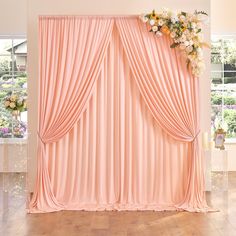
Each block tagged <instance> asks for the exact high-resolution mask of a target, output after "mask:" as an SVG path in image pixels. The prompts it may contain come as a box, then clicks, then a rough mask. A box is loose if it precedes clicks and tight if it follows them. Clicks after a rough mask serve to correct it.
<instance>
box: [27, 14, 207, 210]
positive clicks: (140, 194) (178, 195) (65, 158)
mask: <svg viewBox="0 0 236 236" xmlns="http://www.w3.org/2000/svg"><path fill="white" fill-rule="evenodd" d="M39 44H40V45H39V54H40V59H39V60H40V76H39V84H40V86H39V125H38V140H39V144H38V174H37V181H36V185H35V191H34V195H33V198H32V199H31V202H30V204H29V212H51V211H58V210H106V209H107V210H113V209H116V210H137V209H140V210H177V209H183V210H187V211H207V210H208V206H207V204H206V200H205V194H204V168H203V162H202V157H201V156H200V155H199V147H198V134H199V118H198V114H199V104H198V91H199V89H198V79H197V78H193V77H192V75H191V72H190V71H188V70H187V68H186V63H185V61H184V58H183V57H182V56H181V55H180V53H179V52H178V51H177V50H176V49H170V44H171V42H170V39H169V38H168V37H167V36H164V37H161V38H157V37H156V36H154V35H153V34H152V33H150V32H148V30H147V29H146V27H145V25H144V24H143V23H142V22H140V20H139V19H138V17H98V16H97V17H96V16H93V17H92V16H91V17H87V16H84V17H82V16H81V17H80V16H68V17H66V16H61V17H59V16H58V17H46V16H45V17H40V19H39Z"/></svg>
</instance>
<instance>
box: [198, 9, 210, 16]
mask: <svg viewBox="0 0 236 236" xmlns="http://www.w3.org/2000/svg"><path fill="white" fill-rule="evenodd" d="M195 14H201V15H206V16H208V14H207V13H206V12H204V11H197V10H195Z"/></svg>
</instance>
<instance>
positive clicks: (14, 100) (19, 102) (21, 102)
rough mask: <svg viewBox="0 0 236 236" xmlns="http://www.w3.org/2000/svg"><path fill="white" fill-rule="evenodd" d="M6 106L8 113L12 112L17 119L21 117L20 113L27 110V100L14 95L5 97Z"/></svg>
mask: <svg viewBox="0 0 236 236" xmlns="http://www.w3.org/2000/svg"><path fill="white" fill-rule="evenodd" d="M4 106H5V108H6V109H7V110H8V111H11V113H12V115H13V116H14V117H15V118H16V120H17V118H18V117H19V115H20V112H23V111H26V110H27V104H26V98H25V97H23V96H20V95H19V94H12V95H10V96H7V97H5V99H4Z"/></svg>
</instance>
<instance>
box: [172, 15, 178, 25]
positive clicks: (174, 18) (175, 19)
mask: <svg viewBox="0 0 236 236" xmlns="http://www.w3.org/2000/svg"><path fill="white" fill-rule="evenodd" d="M177 21H178V17H177V16H172V17H171V22H172V24H175V23H176V22H177Z"/></svg>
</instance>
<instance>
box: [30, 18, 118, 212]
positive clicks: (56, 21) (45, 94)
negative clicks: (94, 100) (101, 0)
mask: <svg viewBox="0 0 236 236" xmlns="http://www.w3.org/2000/svg"><path fill="white" fill-rule="evenodd" d="M113 23H114V20H113V19H111V18H96V19H95V18H77V17H66V16H65V17H51V18H48V17H40V19H39V66H40V68H39V78H40V82H39V109H38V110H39V125H38V136H39V148H38V176H37V182H36V187H35V191H34V195H33V199H32V201H31V203H30V209H36V210H43V211H45V210H46V211H47V210H48V211H52V210H60V209H61V208H62V207H63V206H62V205H61V204H59V203H58V201H57V200H56V198H55V197H54V193H53V192H52V186H51V183H50V179H49V173H48V171H47V169H48V167H47V166H46V164H45V162H46V157H47V156H46V153H45V148H46V147H45V146H46V145H48V144H49V143H51V142H57V141H58V140H59V139H61V138H62V137H63V136H64V135H65V134H66V133H68V132H69V131H70V130H71V129H72V128H73V126H74V124H75V123H76V122H77V121H78V119H79V118H80V116H81V114H82V112H83V110H84V109H85V105H86V103H87V102H88V100H89V98H90V97H91V94H92V91H93V87H94V84H95V82H96V80H97V78H98V75H99V71H100V67H101V63H102V61H103V60H104V56H105V54H106V51H107V47H108V44H109V41H110V38H111V33H112V29H113Z"/></svg>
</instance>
